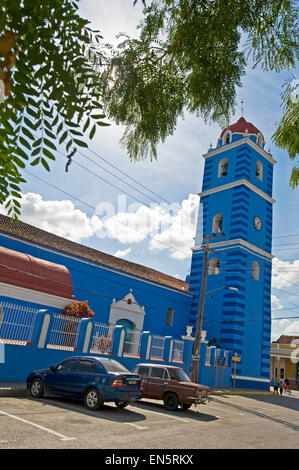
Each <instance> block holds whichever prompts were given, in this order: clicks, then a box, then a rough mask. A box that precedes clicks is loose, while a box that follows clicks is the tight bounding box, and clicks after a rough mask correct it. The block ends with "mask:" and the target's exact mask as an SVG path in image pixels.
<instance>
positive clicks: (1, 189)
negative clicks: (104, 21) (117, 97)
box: [0, 0, 105, 216]
mask: <svg viewBox="0 0 299 470" xmlns="http://www.w3.org/2000/svg"><path fill="white" fill-rule="evenodd" d="M77 1H78V0H73V1H70V0H43V1H42V2H37V1H36V0H1V3H0V31H1V32H2V33H0V101H1V102H0V125H1V126H0V203H1V204H3V203H5V207H6V208H7V209H8V213H9V214H11V215H14V216H17V215H18V214H19V213H20V210H19V209H20V203H19V199H20V197H21V194H20V183H22V182H25V180H24V178H23V177H22V174H21V173H22V169H23V168H25V165H26V164H31V165H37V164H42V165H43V166H44V167H45V168H46V170H49V169H50V167H49V163H50V161H51V160H55V151H56V148H57V144H58V143H59V144H63V145H65V149H66V152H68V153H69V152H70V150H71V149H72V148H73V146H76V147H77V146H87V144H86V143H85V142H84V141H83V139H81V136H82V134H83V132H85V133H88V135H89V137H90V138H92V137H93V136H94V134H95V130H96V126H97V125H100V126H102V125H105V123H104V122H103V121H102V119H103V118H104V117H105V116H104V114H103V112H102V110H101V107H102V106H101V103H100V94H101V90H100V85H99V82H98V77H97V74H96V72H95V70H94V67H93V60H95V59H96V61H97V63H99V62H100V61H101V53H100V52H99V51H98V50H96V48H95V46H94V44H97V42H98V41H99V40H100V39H101V36H100V34H99V32H98V31H92V30H91V29H90V27H89V26H88V24H89V22H88V21H87V20H85V19H83V18H81V17H80V15H79V14H78V13H77V8H78V5H77ZM99 110H100V111H99ZM82 128H83V130H81V129H82Z"/></svg>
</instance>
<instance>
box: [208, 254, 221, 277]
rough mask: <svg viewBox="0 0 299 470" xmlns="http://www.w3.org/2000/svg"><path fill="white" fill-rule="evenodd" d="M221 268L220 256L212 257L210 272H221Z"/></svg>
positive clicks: (213, 273)
mask: <svg viewBox="0 0 299 470" xmlns="http://www.w3.org/2000/svg"><path fill="white" fill-rule="evenodd" d="M219 270H220V261H219V259H218V258H212V259H211V260H210V261H209V270H208V274H212V275H215V274H219Z"/></svg>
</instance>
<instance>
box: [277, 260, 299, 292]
mask: <svg viewBox="0 0 299 470" xmlns="http://www.w3.org/2000/svg"><path fill="white" fill-rule="evenodd" d="M298 272H299V260H298V259H297V260H294V261H292V262H290V261H282V260H280V259H278V258H274V259H273V263H272V287H276V288H278V289H281V288H282V287H290V286H292V285H294V284H296V283H298V282H299V276H298Z"/></svg>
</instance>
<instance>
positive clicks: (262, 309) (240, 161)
mask: <svg viewBox="0 0 299 470" xmlns="http://www.w3.org/2000/svg"><path fill="white" fill-rule="evenodd" d="M264 146H265V142H264V137H263V135H262V134H261V132H260V131H259V130H258V129H256V128H255V126H253V125H252V124H251V123H249V122H247V121H245V119H244V118H240V119H239V120H238V121H237V123H235V124H233V125H231V126H230V127H228V128H226V129H224V130H223V131H222V133H221V135H220V138H219V140H218V143H217V146H216V147H215V148H210V149H209V151H208V153H207V154H205V155H204V156H203V157H204V159H205V169H204V177H203V184H202V191H201V193H200V194H199V196H200V203H201V207H202V209H203V210H202V211H201V210H200V214H201V213H202V214H203V216H202V219H201V217H199V220H198V226H199V227H200V226H201V225H202V227H203V236H201V237H199V238H197V239H196V241H195V246H194V247H193V248H192V262H191V274H190V276H189V277H188V282H187V280H186V281H182V280H179V279H176V278H174V277H172V276H168V275H166V274H163V273H161V272H158V271H155V270H154V269H151V268H148V267H145V266H141V265H139V264H135V263H131V262H128V261H126V260H123V259H119V258H116V257H114V256H111V255H108V254H105V253H102V252H100V251H97V250H94V249H92V248H88V247H86V246H83V245H80V244H78V243H74V242H71V241H69V240H66V239H64V238H62V237H59V236H57V235H53V234H50V233H48V232H46V231H44V230H41V229H39V228H37V227H33V226H30V225H28V224H25V223H23V222H21V221H18V222H13V221H11V220H10V219H9V218H8V217H6V216H4V215H0V302H3V301H18V302H20V303H22V304H23V305H24V306H26V305H34V306H36V307H38V308H48V309H49V310H53V311H56V312H59V311H61V309H62V308H63V307H64V306H65V305H66V304H68V303H70V302H73V301H74V300H80V301H82V300H87V301H88V305H89V306H90V308H91V309H92V310H93V311H94V312H95V316H94V320H95V321H97V322H103V323H105V324H108V325H109V326H111V327H113V326H115V325H123V326H125V327H126V328H127V329H128V331H129V332H130V334H140V333H141V332H142V331H150V332H151V333H153V334H156V335H161V336H164V337H165V336H172V337H174V338H178V339H180V338H181V337H182V335H185V334H186V327H187V326H189V327H190V326H192V327H193V336H194V335H195V330H196V324H197V318H198V308H199V302H200V297H201V286H202V279H203V275H204V272H203V259H204V253H205V249H206V245H205V243H206V241H207V238H206V237H207V236H208V237H209V263H208V269H207V273H206V274H207V275H206V279H207V283H206V289H205V292H206V295H205V305H204V316H203V330H205V331H206V332H207V333H206V340H208V341H212V342H213V344H215V345H217V346H219V348H223V349H227V350H230V351H232V352H233V353H235V354H236V355H237V356H238V357H240V362H238V366H237V370H236V383H237V385H238V386H240V387H250V388H265V389H267V388H268V387H269V366H270V336H271V305H270V298H271V297H270V294H271V261H272V255H271V242H272V206H273V203H274V200H273V199H272V180H273V165H274V164H275V160H274V159H273V157H272V155H271V154H270V153H269V152H266V151H265V150H264ZM197 233H199V230H197ZM33 281H34V282H33ZM133 352H134V351H133Z"/></svg>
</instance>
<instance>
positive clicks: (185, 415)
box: [131, 400, 218, 421]
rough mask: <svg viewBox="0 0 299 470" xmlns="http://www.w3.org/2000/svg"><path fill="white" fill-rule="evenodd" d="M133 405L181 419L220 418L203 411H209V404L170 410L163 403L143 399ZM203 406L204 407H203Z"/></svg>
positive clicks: (208, 419)
mask: <svg viewBox="0 0 299 470" xmlns="http://www.w3.org/2000/svg"><path fill="white" fill-rule="evenodd" d="M131 406H133V407H134V408H138V409H140V410H144V411H146V410H148V411H155V412H156V413H159V414H161V415H165V416H173V417H176V418H181V419H193V420H196V421H215V420H218V418H217V417H216V416H215V415H210V414H208V413H201V409H202V410H203V411H205V412H206V411H207V412H208V411H209V405H208V404H207V405H198V407H196V408H194V407H193V406H192V408H191V409H189V410H183V409H178V410H177V411H168V410H166V409H165V408H164V406H163V404H161V403H153V402H151V401H146V400H141V401H138V402H135V403H133V404H132V405H131ZM202 407H203V408H202Z"/></svg>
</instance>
